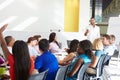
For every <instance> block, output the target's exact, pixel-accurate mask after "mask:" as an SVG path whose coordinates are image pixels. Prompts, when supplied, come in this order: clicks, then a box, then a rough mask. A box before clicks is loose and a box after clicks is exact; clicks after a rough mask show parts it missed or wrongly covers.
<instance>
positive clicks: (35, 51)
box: [27, 37, 38, 59]
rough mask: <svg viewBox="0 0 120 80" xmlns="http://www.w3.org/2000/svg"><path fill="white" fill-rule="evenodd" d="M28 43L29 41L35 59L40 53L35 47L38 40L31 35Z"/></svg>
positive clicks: (29, 47)
mask: <svg viewBox="0 0 120 80" xmlns="http://www.w3.org/2000/svg"><path fill="white" fill-rule="evenodd" d="M27 43H28V49H29V53H30V56H31V57H32V58H33V59H35V58H36V57H37V55H38V50H37V49H36V48H35V46H36V44H37V40H36V39H35V38H34V37H29V38H28V41H27Z"/></svg>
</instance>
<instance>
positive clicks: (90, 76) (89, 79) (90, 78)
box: [85, 54, 106, 80]
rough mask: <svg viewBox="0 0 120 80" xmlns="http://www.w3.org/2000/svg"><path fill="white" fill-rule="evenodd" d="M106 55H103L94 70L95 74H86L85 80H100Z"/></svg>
mask: <svg viewBox="0 0 120 80" xmlns="http://www.w3.org/2000/svg"><path fill="white" fill-rule="evenodd" d="M105 57H106V54H103V55H102V56H101V57H100V59H99V61H98V63H97V66H96V68H94V69H95V70H96V74H90V73H86V76H87V77H86V78H87V79H85V80H95V79H96V80H97V79H102V72H103V71H102V70H103V66H104V60H105Z"/></svg>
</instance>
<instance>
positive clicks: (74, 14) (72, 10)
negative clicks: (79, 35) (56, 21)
mask: <svg viewBox="0 0 120 80" xmlns="http://www.w3.org/2000/svg"><path fill="white" fill-rule="evenodd" d="M64 3H65V4H64V10H65V11H64V12H65V15H64V31H65V32H78V31H79V0H64Z"/></svg>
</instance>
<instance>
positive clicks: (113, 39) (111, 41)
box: [110, 34, 117, 50]
mask: <svg viewBox="0 0 120 80" xmlns="http://www.w3.org/2000/svg"><path fill="white" fill-rule="evenodd" d="M110 44H111V45H112V46H113V48H114V49H115V50H117V46H116V45H115V35H113V34H111V35H110Z"/></svg>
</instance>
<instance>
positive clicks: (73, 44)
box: [68, 39, 79, 53]
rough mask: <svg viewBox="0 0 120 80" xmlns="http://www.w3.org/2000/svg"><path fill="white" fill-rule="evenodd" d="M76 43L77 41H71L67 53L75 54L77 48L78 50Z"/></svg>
mask: <svg viewBox="0 0 120 80" xmlns="http://www.w3.org/2000/svg"><path fill="white" fill-rule="evenodd" d="M78 43H79V41H78V40H77V39H74V40H72V41H71V42H70V47H69V50H68V53H70V52H76V51H77V48H78Z"/></svg>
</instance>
